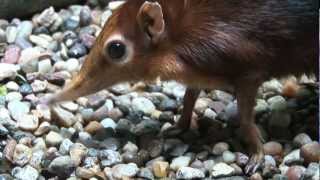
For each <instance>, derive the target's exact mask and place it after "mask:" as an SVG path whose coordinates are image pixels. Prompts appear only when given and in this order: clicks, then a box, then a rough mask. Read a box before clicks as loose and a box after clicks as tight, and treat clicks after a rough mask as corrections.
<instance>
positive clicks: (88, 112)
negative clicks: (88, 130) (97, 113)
mask: <svg viewBox="0 0 320 180" xmlns="http://www.w3.org/2000/svg"><path fill="white" fill-rule="evenodd" d="M93 113H94V111H93V109H91V108H85V109H82V108H80V114H81V116H82V118H83V119H84V120H85V121H88V120H90V119H91V118H92V117H93ZM101 124H102V122H101ZM102 126H103V125H102Z"/></svg>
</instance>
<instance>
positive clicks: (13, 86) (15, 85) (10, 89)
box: [6, 81, 19, 91]
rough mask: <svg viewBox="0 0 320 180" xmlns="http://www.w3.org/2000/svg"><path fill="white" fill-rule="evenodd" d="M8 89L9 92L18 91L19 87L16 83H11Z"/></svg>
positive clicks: (8, 84)
mask: <svg viewBox="0 0 320 180" xmlns="http://www.w3.org/2000/svg"><path fill="white" fill-rule="evenodd" d="M6 88H7V90H8V91H18V90H19V85H18V84H17V83H16V82H14V81H10V82H8V83H7V84H6Z"/></svg>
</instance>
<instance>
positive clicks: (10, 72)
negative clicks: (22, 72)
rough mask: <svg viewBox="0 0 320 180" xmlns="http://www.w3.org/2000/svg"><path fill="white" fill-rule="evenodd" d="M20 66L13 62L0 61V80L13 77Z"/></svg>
mask: <svg viewBox="0 0 320 180" xmlns="http://www.w3.org/2000/svg"><path fill="white" fill-rule="evenodd" d="M19 69H20V68H19V67H18V66H16V65H14V64H7V63H0V81H2V80H4V79H7V78H15V77H16V75H17V71H18V70H19Z"/></svg>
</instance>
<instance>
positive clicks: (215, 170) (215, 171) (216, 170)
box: [211, 162, 235, 178]
mask: <svg viewBox="0 0 320 180" xmlns="http://www.w3.org/2000/svg"><path fill="white" fill-rule="evenodd" d="M234 171H235V169H234V168H233V167H231V166H229V165H227V164H226V163H223V162H221V163H218V164H216V165H214V166H213V167H212V173H211V174H212V177H214V178H217V177H221V176H230V175H232V174H233V173H234Z"/></svg>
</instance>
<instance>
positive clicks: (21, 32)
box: [17, 21, 33, 38]
mask: <svg viewBox="0 0 320 180" xmlns="http://www.w3.org/2000/svg"><path fill="white" fill-rule="evenodd" d="M32 29H33V24H32V22H31V21H23V22H21V24H20V25H19V26H18V33H17V38H26V37H28V36H30V35H31V33H32Z"/></svg>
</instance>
